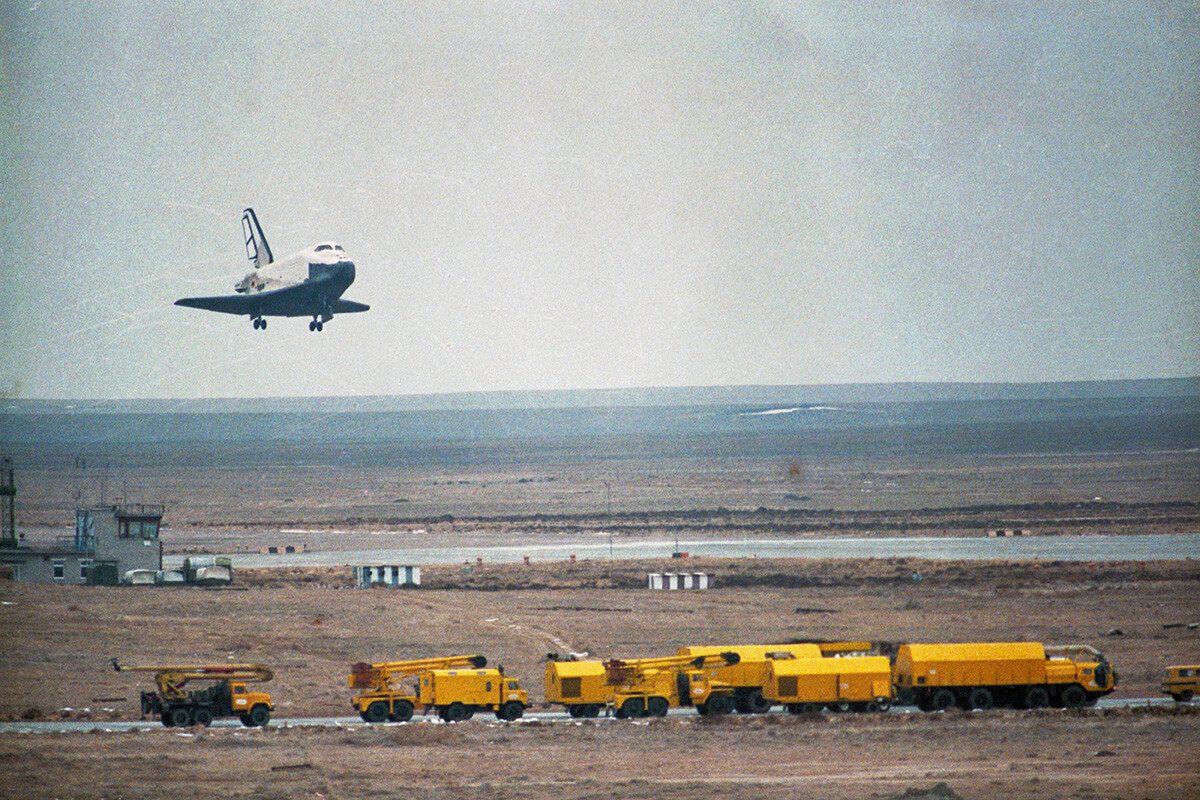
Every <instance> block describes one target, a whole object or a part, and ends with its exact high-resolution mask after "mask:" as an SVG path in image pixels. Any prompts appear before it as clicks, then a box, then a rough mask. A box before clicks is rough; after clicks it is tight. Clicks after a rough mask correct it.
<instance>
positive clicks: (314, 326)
mask: <svg viewBox="0 0 1200 800" xmlns="http://www.w3.org/2000/svg"><path fill="white" fill-rule="evenodd" d="M308 329H309V330H310V331H320V330H324V329H325V326H324V324H322V322H321V320H319V319H314V320H313V321H312V322H310V323H308Z"/></svg>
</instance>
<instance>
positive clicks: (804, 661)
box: [763, 656, 892, 714]
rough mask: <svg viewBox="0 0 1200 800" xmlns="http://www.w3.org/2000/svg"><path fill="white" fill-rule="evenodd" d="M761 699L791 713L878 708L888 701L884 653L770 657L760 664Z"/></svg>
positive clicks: (887, 662) (889, 690) (889, 686)
mask: <svg viewBox="0 0 1200 800" xmlns="http://www.w3.org/2000/svg"><path fill="white" fill-rule="evenodd" d="M763 671H764V680H763V693H764V699H765V700H766V701H767V702H768V703H782V704H783V705H784V707H785V708H787V710H788V711H789V712H791V713H793V714H803V713H807V712H815V711H820V710H821V709H823V708H829V709H831V710H833V711H882V710H884V709H886V708H888V707H889V706H891V704H892V664H891V661H890V660H889V659H888V658H887V656H850V657H845V658H792V659H771V660H768V661H767V662H766V663H765V664H764V665H763Z"/></svg>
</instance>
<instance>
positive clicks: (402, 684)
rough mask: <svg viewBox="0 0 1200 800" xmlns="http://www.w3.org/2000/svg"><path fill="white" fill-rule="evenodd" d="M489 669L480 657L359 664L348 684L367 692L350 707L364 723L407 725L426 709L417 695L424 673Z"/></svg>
mask: <svg viewBox="0 0 1200 800" xmlns="http://www.w3.org/2000/svg"><path fill="white" fill-rule="evenodd" d="M486 666H487V659H486V658H485V657H483V656H480V655H459V656H445V657H442V658H421V659H412V660H409V661H387V662H383V663H379V664H367V663H365V662H359V663H357V664H354V665H352V666H351V667H350V677H349V678H348V679H347V682H348V683H349V685H350V688H351V689H362V690H364V691H362V692H360V693H358V694H356V695H354V697H352V698H351V699H350V705H351V706H353V707H354V710H355V711H357V712H358V715H359V716H360V717H362V719H363V721H364V722H389V721H390V722H407V721H408V720H410V719H412V715H413V711H414V710H415V709H417V708H418V707H422V706H421V701H420V699H419V697H418V691H417V689H418V687H417V684H418V683H419V680H420V679H419V676H420V675H421V674H422V673H424V672H426V671H428V670H431V669H452V668H455V667H473V668H476V669H482V668H483V667H486ZM405 679H411V680H408V681H406V680H405Z"/></svg>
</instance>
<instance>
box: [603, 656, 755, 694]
mask: <svg viewBox="0 0 1200 800" xmlns="http://www.w3.org/2000/svg"><path fill="white" fill-rule="evenodd" d="M740 660H741V657H740V656H739V655H738V654H737V653H735V652H733V651H729V652H725V653H712V654H708V655H700V656H690V655H689V656H664V657H662V658H635V659H620V658H613V659H609V660H608V661H605V662H604V669H605V671H606V672H607V673H608V683H609V685H610V686H621V685H624V684H631V683H633V682H634V681H637V680H639V679H641V678H642V677H643V676H645V675H646V674H647V673H649V672H655V671H661V670H676V669H688V668H691V669H705V668H707V667H716V666H724V665H728V666H733V665H734V664H737V663H738V662H739V661H740Z"/></svg>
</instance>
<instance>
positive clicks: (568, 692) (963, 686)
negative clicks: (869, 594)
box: [113, 642, 1200, 727]
mask: <svg viewBox="0 0 1200 800" xmlns="http://www.w3.org/2000/svg"><path fill="white" fill-rule="evenodd" d="M1076 659H1078V660H1076ZM113 667H114V669H116V670H118V671H122V672H124V671H141V672H152V673H154V677H155V682H156V684H157V686H158V691H157V692H143V693H142V697H141V707H142V714H143V715H151V716H157V717H159V718H160V719H161V720H162V723H163V724H164V725H166V726H167V727H184V726H189V725H204V726H207V725H210V724H212V722H213V720H214V719H217V718H219V717H226V716H238V717H239V718H240V719H241V721H242V722H243V724H245V725H247V726H264V725H266V724H267V723H268V722H269V721H270V714H271V710H272V709H273V708H274V706H273V704H272V702H271V697H270V695H268V694H267V693H266V692H261V691H252V690H251V689H250V688H249V687H248V684H249V683H255V682H258V683H265V682H266V681H269V680H271V678H272V672H271V670H270V669H269V668H267V667H265V666H263V665H261V664H221V665H165V666H163V665H159V666H122V665H120V664H118V663H117V662H116V661H115V660H114V661H113ZM1118 680H1119V676H1118V675H1117V672H1116V670H1115V669H1114V668H1113V667H1112V665H1111V664H1109V663H1108V661H1107V660H1106V659H1105V657H1104V655H1103V654H1102V653H1100V652H1099V651H1097V650H1095V649H1094V648H1092V647H1089V646H1087V645H1066V646H1048V645H1042V644H1039V643H1037V642H977V643H963V644H903V645H900V646H899V647H898V648H896V649H895V650H894V651H891V652H890V653H889V654H888V655H882V654H880V653H879V652H878V648H875V647H873V646H872V644H871V643H870V642H838V643H798V644H796V643H794V644H778V645H735V646H726V647H720V646H705V647H681V648H679V650H678V652H677V653H676V654H675V655H671V656H661V657H653V658H640V659H609V660H607V661H601V660H598V659H588V658H586V657H583V656H577V655H571V656H568V657H565V658H560V657H559V656H557V655H556V654H551V655H550V656H549V657H548V659H547V662H546V667H545V674H544V688H545V700H546V702H547V703H549V704H554V705H561V706H563V707H565V708H566V710H567V711H568V712H569V713H570V714H571V716H572V717H579V718H588V717H596V716H598V715H599V714H600V713H601V712H602V711H605V712H606V713H609V714H611V715H613V716H615V717H617V718H620V719H627V718H634V717H662V716H665V715H666V714H667V713H668V712H669V710H670V709H672V708H694V709H695V710H696V711H697V712H698V713H700V714H702V715H709V716H718V715H722V714H728V713H730V712H732V711H735V710H736V711H738V712H741V713H745V714H761V713H766V712H768V711H770V709H771V708H772V707H773V706H776V705H780V706H783V708H784V709H786V710H787V711H788V712H790V713H793V714H803V713H812V712H818V711H822V710H825V709H829V710H832V711H843V712H844V711H862V712H867V711H882V710H886V709H888V708H889V707H890V706H892V705H916V706H917V707H918V708H920V709H921V710H923V711H942V710H946V709H949V708H951V707H958V708H963V709H988V708H993V707H997V706H1009V707H1013V708H1041V707H1045V706H1054V707H1062V708H1078V707H1081V706H1085V705H1090V704H1093V703H1095V702H1096V700H1098V699H1099V698H1100V697H1103V696H1104V695H1106V694H1109V693H1110V692H1112V691H1113V690H1114V689H1115V688H1116V686H1117V682H1118ZM194 682H195V683H205V684H207V685H206V687H205V688H202V689H194V690H188V689H187V688H185V687H187V685H188V684H190V683H194ZM347 682H348V685H349V688H351V689H353V690H355V694H354V696H353V697H352V698H351V701H350V704H351V706H352V707H353V708H354V710H355V711H356V712H357V713H358V714H359V716H360V717H361V718H362V719H363V720H364V721H366V722H371V723H380V722H405V721H408V720H410V719H412V717H413V715H414V714H415V713H418V712H419V713H422V714H431V713H433V714H436V715H437V716H438V717H440V718H441V719H442V720H444V721H446V722H459V721H462V720H465V719H469V718H470V717H471V716H473V715H474V714H475V712H477V711H489V712H492V713H494V714H495V715H496V717H497V718H498V719H501V720H515V719H519V718H520V717H521V716H522V715H523V714H524V712H525V709H527V708H528V707H529V696H528V693H527V692H526V691H525V690H524V689H522V688H521V684H520V681H518V680H516V679H514V678H511V677H509V676H506V675H505V674H504V670H503V668H488V667H487V659H486V658H485V657H484V656H482V655H453V656H445V657H441V658H426V659H413V660H408V661H393V662H382V663H376V664H368V663H358V664H354V665H353V666H352V668H351V672H350V675H349V677H348V679H347ZM1161 689H1162V692H1163V693H1164V694H1169V695H1171V697H1173V698H1174V699H1175V700H1176V701H1178V702H1188V701H1190V700H1191V699H1192V697H1193V696H1195V695H1196V694H1200V665H1182V666H1171V667H1168V668H1167V670H1166V673H1165V674H1164V676H1163V680H1162V684H1161Z"/></svg>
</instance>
